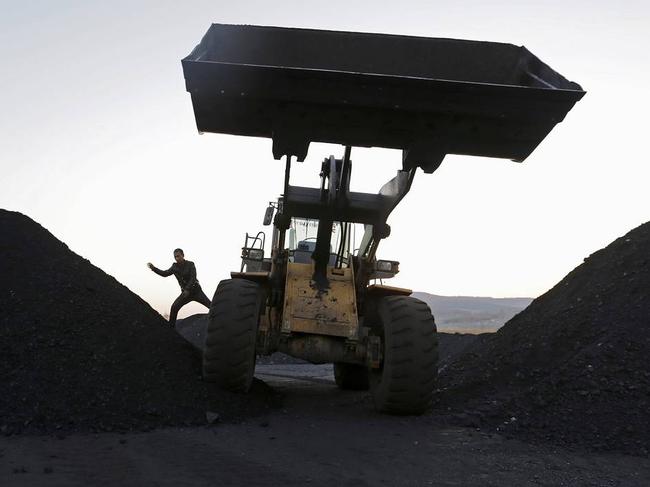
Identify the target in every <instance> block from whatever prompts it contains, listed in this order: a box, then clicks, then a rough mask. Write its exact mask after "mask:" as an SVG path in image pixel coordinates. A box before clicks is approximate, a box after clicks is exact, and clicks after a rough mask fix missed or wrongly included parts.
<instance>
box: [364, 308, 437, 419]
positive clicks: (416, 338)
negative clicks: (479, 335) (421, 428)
mask: <svg viewBox="0 0 650 487" xmlns="http://www.w3.org/2000/svg"><path fill="white" fill-rule="evenodd" d="M373 324H374V325H375V326H374V327H373V333H375V334H378V335H379V336H381V338H382V344H383V361H382V363H381V366H380V368H379V369H371V373H370V390H371V394H372V398H373V401H374V403H375V407H376V408H377V410H379V411H381V412H385V413H390V414H422V413H424V412H425V411H426V410H427V409H429V408H430V407H431V401H432V398H433V392H434V390H435V388H436V382H437V378H438V337H437V335H436V332H437V330H436V324H435V321H434V319H433V315H432V314H431V310H430V309H429V307H428V306H427V305H426V304H425V303H423V302H422V301H420V300H419V299H415V298H412V297H409V296H388V297H385V298H383V299H381V300H380V301H379V302H378V307H377V318H376V323H373Z"/></svg>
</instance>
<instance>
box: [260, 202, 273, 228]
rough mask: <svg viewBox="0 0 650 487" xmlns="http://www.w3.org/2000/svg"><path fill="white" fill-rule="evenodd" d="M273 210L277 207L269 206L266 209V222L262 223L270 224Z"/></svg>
mask: <svg viewBox="0 0 650 487" xmlns="http://www.w3.org/2000/svg"><path fill="white" fill-rule="evenodd" d="M273 211H275V208H273V206H269V207H268V208H267V209H266V213H264V223H262V225H264V226H265V227H266V226H269V225H270V224H271V222H272V221H273Z"/></svg>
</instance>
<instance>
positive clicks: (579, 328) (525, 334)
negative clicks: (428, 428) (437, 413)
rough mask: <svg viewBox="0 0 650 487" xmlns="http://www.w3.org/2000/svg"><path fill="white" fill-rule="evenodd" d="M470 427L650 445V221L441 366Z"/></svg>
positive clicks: (578, 441) (447, 398) (644, 449)
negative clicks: (490, 333)
mask: <svg viewBox="0 0 650 487" xmlns="http://www.w3.org/2000/svg"><path fill="white" fill-rule="evenodd" d="M440 381H441V386H442V389H441V394H440V396H441V397H440V400H441V406H442V407H444V408H451V410H452V411H459V410H461V411H462V412H460V414H457V417H458V418H460V419H462V420H463V422H465V423H468V424H471V425H476V426H479V425H490V426H492V427H496V428H497V429H498V430H499V431H501V432H503V433H505V434H512V435H516V436H519V437H524V438H526V439H532V440H552V441H553V442H557V443H561V444H565V445H580V446H586V447H589V448H593V449H601V450H608V449H613V450H619V451H625V452H628V453H633V454H639V455H647V454H648V451H650V222H649V223H646V224H644V225H641V226H640V227H638V228H636V229H634V230H632V231H631V232H629V233H628V234H627V235H625V236H624V237H621V238H619V239H617V240H616V241H614V242H613V243H612V244H610V245H609V246H608V247H606V248H604V249H602V250H600V251H598V252H596V253H594V254H592V255H591V256H589V257H588V258H587V259H585V261H584V263H583V264H581V265H580V266H579V267H577V268H576V269H574V270H573V271H572V272H571V273H570V274H569V275H567V276H566V277H565V278H564V279H563V280H562V281H561V282H560V283H559V284H557V285H556V286H555V287H554V288H553V289H551V290H550V291H548V292H547V293H546V294H544V295H543V296H541V297H539V298H538V299H536V300H535V301H534V302H533V303H532V304H531V305H530V306H529V307H528V308H527V309H525V310H524V311H522V312H521V313H519V314H518V315H517V316H515V317H514V318H513V319H512V320H510V321H509V322H508V323H507V324H506V325H505V326H504V327H503V328H502V329H501V330H499V331H498V332H497V333H495V334H494V335H492V336H491V337H489V338H488V339H485V340H481V341H480V342H478V341H477V342H476V343H474V344H472V346H470V347H469V348H468V349H467V350H466V351H465V353H463V354H461V356H460V357H458V358H457V359H456V360H455V361H453V362H452V363H451V364H448V365H447V367H446V368H445V369H444V370H442V372H441V376H440Z"/></svg>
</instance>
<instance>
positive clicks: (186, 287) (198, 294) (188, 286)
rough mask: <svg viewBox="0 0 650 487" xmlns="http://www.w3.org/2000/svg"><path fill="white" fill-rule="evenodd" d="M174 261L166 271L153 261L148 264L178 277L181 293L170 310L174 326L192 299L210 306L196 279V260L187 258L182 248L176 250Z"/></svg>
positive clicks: (152, 268)
mask: <svg viewBox="0 0 650 487" xmlns="http://www.w3.org/2000/svg"><path fill="white" fill-rule="evenodd" d="M174 260H175V261H176V262H174V263H173V264H172V266H171V267H170V268H169V269H167V270H166V271H163V270H160V269H158V268H157V267H156V266H154V265H153V264H152V263H151V262H149V263H148V264H147V266H148V267H149V269H151V270H152V271H154V272H155V273H156V274H158V275H159V276H163V277H169V276H171V275H172V274H173V275H174V276H175V277H176V280H177V281H178V284H179V286H180V287H181V295H180V296H179V297H177V298H176V300H175V301H174V302H173V303H172V309H171V311H170V312H169V324H170V325H171V326H172V328H174V327H175V326H176V317H177V316H178V311H179V310H180V309H181V308H182V307H183V306H185V305H186V304H187V303H189V302H190V301H196V302H197V303H201V304H202V305H203V306H205V307H207V308H208V309H209V308H210V300H209V299H208V297H207V296H206V295H205V293H204V292H203V289H201V286H200V285H199V281H198V280H197V279H196V267H195V266H194V262H190V261H189V260H185V254H184V253H183V250H182V249H176V250H174Z"/></svg>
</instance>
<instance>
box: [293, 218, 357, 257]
mask: <svg viewBox="0 0 650 487" xmlns="http://www.w3.org/2000/svg"><path fill="white" fill-rule="evenodd" d="M318 225H319V221H318V220H314V219H309V218H292V219H291V224H290V227H289V230H287V239H286V241H287V249H288V251H289V262H295V263H297V264H310V263H311V262H312V254H313V253H314V251H315V250H316V240H317V235H318ZM345 225H347V224H341V223H339V222H336V223H334V224H333V225H332V238H331V240H330V245H329V251H330V256H329V262H328V265H329V266H330V267H337V266H338V267H343V266H345V267H348V266H349V262H350V258H349V255H348V254H349V251H350V242H349V241H350V238H349V236H348V237H346V236H345V235H344V232H343V230H344V228H343V227H344V226H345ZM341 239H344V241H343V243H341Z"/></svg>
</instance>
